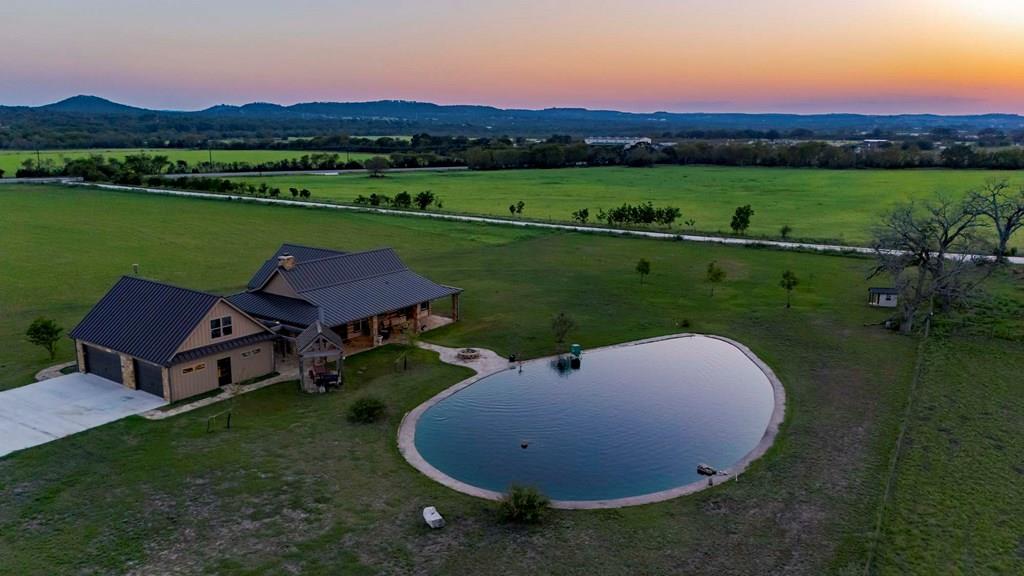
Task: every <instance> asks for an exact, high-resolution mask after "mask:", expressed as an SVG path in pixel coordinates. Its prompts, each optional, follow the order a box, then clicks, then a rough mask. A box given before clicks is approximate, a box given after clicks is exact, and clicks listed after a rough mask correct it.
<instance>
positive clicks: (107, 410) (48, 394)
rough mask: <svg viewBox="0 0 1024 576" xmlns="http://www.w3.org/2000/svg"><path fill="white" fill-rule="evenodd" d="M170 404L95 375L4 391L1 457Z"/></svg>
mask: <svg viewBox="0 0 1024 576" xmlns="http://www.w3.org/2000/svg"><path fill="white" fill-rule="evenodd" d="M164 404H166V402H164V399H163V398H160V397H158V396H154V395H152V394H149V393H146V392H142V391H139V390H130V389H128V388H125V387H124V386H122V385H120V384H118V383H117V382H111V381H110V380H107V379H106V378H100V377H99V376H96V375H95V374H77V373H76V374H68V375H65V376H60V377H57V378H51V379H49V380H43V381H42V382H36V383H35V384H29V385H28V386H22V387H20V388H14V389H13V390H5V391H3V392H0V456H4V455H6V454H9V453H11V452H14V451H15V450H21V449H23V448H29V447H31V446H37V445H39V444H44V443H46V442H49V441H51V440H56V439H57V438H63V437H64V436H70V435H71V434H74V433H76V432H81V431H83V430H88V429H90V428H95V427H96V426H101V425H103V424H106V423H108V422H113V421H114V420H120V419H121V418H124V417H125V416H131V415H133V414H138V413H140V412H145V411H147V410H152V409H153V408H157V407H159V406H163V405H164Z"/></svg>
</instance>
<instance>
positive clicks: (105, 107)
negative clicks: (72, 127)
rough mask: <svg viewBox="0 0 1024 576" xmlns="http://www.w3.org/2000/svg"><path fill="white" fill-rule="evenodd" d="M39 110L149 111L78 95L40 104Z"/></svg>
mask: <svg viewBox="0 0 1024 576" xmlns="http://www.w3.org/2000/svg"><path fill="white" fill-rule="evenodd" d="M38 109H39V110H49V111H52V112H76V113H83V114H138V113H140V112H150V110H146V109H144V108H136V107H134V106H128V105H126V104H118V103H117V102H112V101H110V100H107V99H106V98H100V97H99V96H85V95H78V96H72V97H71V98H66V99H64V100H61V101H60V102H54V103H53V104H47V105H45V106H40V107H39V108H38Z"/></svg>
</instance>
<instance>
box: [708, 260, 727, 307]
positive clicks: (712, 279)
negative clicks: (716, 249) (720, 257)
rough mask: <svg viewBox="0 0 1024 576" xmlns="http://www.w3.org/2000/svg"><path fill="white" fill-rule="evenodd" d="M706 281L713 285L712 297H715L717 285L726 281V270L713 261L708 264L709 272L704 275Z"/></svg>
mask: <svg viewBox="0 0 1024 576" xmlns="http://www.w3.org/2000/svg"><path fill="white" fill-rule="evenodd" d="M704 280H706V281H707V283H708V284H710V285H711V297H712V298H714V296H715V285H716V284H721V283H722V281H723V280H725V270H724V269H722V267H721V266H719V265H718V261H717V260H716V261H712V262H711V263H710V264H708V269H707V272H705V273H704Z"/></svg>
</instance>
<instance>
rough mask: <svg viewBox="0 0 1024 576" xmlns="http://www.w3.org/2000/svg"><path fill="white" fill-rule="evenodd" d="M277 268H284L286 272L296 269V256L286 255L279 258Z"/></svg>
mask: <svg viewBox="0 0 1024 576" xmlns="http://www.w3.org/2000/svg"><path fill="white" fill-rule="evenodd" d="M277 266H278V267H279V268H284V269H285V270H291V269H292V268H295V256H292V255H291V254H284V255H282V256H278V257H277Z"/></svg>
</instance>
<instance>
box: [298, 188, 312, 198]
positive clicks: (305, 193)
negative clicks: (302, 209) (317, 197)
mask: <svg viewBox="0 0 1024 576" xmlns="http://www.w3.org/2000/svg"><path fill="white" fill-rule="evenodd" d="M311 194H312V193H311V192H310V191H309V190H308V189H306V188H303V189H302V190H299V196H302V197H303V198H309V197H310V195H311Z"/></svg>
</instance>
